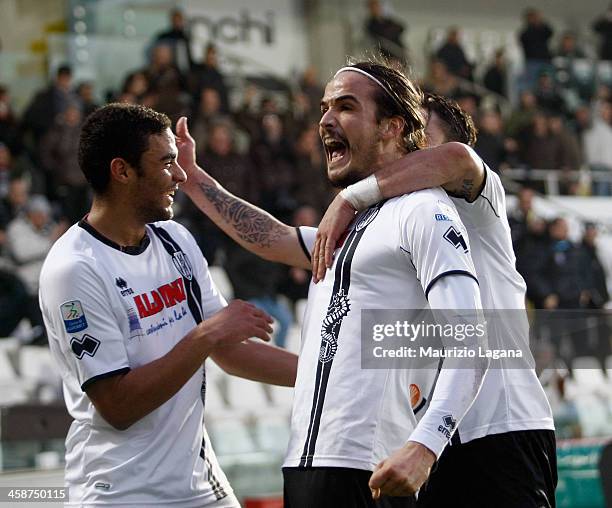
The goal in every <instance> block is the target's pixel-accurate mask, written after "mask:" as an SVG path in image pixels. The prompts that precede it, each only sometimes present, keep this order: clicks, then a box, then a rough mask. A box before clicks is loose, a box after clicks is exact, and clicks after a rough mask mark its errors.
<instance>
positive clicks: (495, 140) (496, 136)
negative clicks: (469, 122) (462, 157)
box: [474, 109, 506, 173]
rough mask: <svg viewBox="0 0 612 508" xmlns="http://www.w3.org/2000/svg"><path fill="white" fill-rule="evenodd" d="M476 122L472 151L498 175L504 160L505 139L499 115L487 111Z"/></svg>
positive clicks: (491, 110) (494, 111)
mask: <svg viewBox="0 0 612 508" xmlns="http://www.w3.org/2000/svg"><path fill="white" fill-rule="evenodd" d="M478 120H479V121H478V139H477V140H476V144H475V145H474V150H476V153H478V155H480V157H482V160H483V161H485V162H486V163H487V165H488V166H489V167H490V168H491V169H492V170H493V171H495V172H497V173H499V172H500V170H501V168H502V166H503V165H504V163H505V160H506V146H505V144H506V139H505V137H504V133H503V125H502V118H501V115H500V114H499V112H498V111H496V110H493V109H489V110H486V111H483V112H482V113H481V115H480V117H479V119H478Z"/></svg>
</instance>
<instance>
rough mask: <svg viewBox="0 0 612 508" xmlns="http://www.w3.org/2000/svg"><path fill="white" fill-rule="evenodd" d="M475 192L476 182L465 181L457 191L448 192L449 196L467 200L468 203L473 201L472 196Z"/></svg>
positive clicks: (471, 180)
mask: <svg viewBox="0 0 612 508" xmlns="http://www.w3.org/2000/svg"><path fill="white" fill-rule="evenodd" d="M473 192H474V180H473V179H469V180H463V183H462V184H461V187H460V188H458V189H455V190H454V191H452V192H451V191H448V194H450V195H451V196H453V197H455V198H462V199H467V200H468V201H469V200H471V199H472V194H473Z"/></svg>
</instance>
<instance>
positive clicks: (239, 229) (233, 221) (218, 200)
mask: <svg viewBox="0 0 612 508" xmlns="http://www.w3.org/2000/svg"><path fill="white" fill-rule="evenodd" d="M200 189H201V190H202V192H203V193H204V195H205V196H206V197H207V198H208V200H209V201H210V202H211V203H212V204H213V206H214V207H215V209H216V210H217V212H219V214H220V215H221V217H223V219H224V220H225V221H226V222H227V223H228V224H230V225H231V226H232V227H233V228H234V230H235V231H236V234H237V235H238V237H239V238H240V239H242V240H244V241H245V242H248V243H252V244H255V245H258V246H259V247H272V246H273V245H274V244H275V243H276V242H277V241H278V240H279V239H280V238H281V237H282V236H285V235H288V234H289V231H288V228H285V227H283V226H282V225H280V224H278V223H277V222H275V221H274V220H273V219H272V218H270V216H268V215H267V214H266V213H264V212H263V211H261V210H258V209H256V208H255V207H253V206H251V205H249V204H248V203H245V202H243V201H241V200H239V199H236V198H235V197H233V196H231V195H228V194H227V193H225V192H223V191H222V190H220V189H218V188H217V187H216V186H213V185H210V184H205V183H201V184H200Z"/></svg>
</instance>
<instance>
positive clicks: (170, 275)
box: [40, 221, 236, 508]
mask: <svg viewBox="0 0 612 508" xmlns="http://www.w3.org/2000/svg"><path fill="white" fill-rule="evenodd" d="M40 305H41V309H42V312H43V317H44V321H45V325H46V328H47V330H48V333H49V344H50V348H51V353H52V355H53V357H54V359H55V361H56V362H57V364H58V365H59V370H60V372H61V375H62V379H63V388H64V397H65V400H66V406H67V408H68V411H69V413H70V414H71V416H72V417H73V418H74V422H73V423H72V425H71V427H70V431H69V433H68V436H67V438H66V475H65V481H66V486H67V487H68V490H69V502H68V503H67V506H82V505H87V506H98V505H103V506H170V505H171V506H176V507H181V508H183V507H184V508H188V507H189V508H191V507H194V508H195V507H203V506H236V504H235V497H234V495H233V493H232V490H231V488H230V487H229V485H228V482H227V479H226V477H225V475H224V474H223V472H222V471H221V469H220V468H219V466H218V464H217V460H216V457H215V454H214V452H213V451H212V448H211V447H210V444H209V443H208V437H207V435H206V432H205V430H204V428H203V411H204V404H203V401H202V399H203V394H204V390H205V373H204V368H203V367H202V369H201V370H199V371H198V372H196V373H195V374H194V375H193V376H192V377H191V379H190V380H189V381H188V382H187V383H186V384H185V385H184V386H183V387H182V388H181V389H180V390H179V391H178V392H177V393H176V394H175V395H174V396H173V397H172V398H171V399H169V400H168V401H167V402H166V403H164V404H163V405H161V406H160V407H159V408H157V409H156V410H154V411H152V412H151V413H149V414H148V415H147V416H145V417H144V418H142V419H140V420H139V421H138V422H136V423H134V424H133V425H132V426H130V427H129V428H128V429H127V430H122V431H119V430H116V429H115V428H113V427H112V426H111V425H110V424H109V423H107V422H106V421H105V420H104V418H102V416H101V415H100V414H99V413H98V411H97V410H96V409H95V407H94V406H93V404H92V403H91V401H90V399H89V398H88V397H87V394H86V393H85V390H86V389H87V386H88V385H89V384H91V383H92V382H94V381H95V380H97V379H101V378H105V377H108V376H112V375H114V374H117V373H121V372H127V371H129V370H130V369H134V368H137V367H139V366H142V365H145V364H148V363H150V362H152V361H154V360H156V359H158V358H160V357H162V356H164V355H165V354H166V353H168V352H169V351H170V350H171V349H172V348H173V347H174V346H175V345H176V344H177V343H178V342H179V341H180V340H181V339H182V338H183V337H184V336H185V335H186V334H187V333H188V332H189V331H190V330H191V329H193V327H194V326H195V325H196V324H197V323H198V322H200V321H201V320H202V319H206V318H208V317H210V316H211V315H212V314H214V313H215V312H217V311H219V310H220V309H222V308H223V307H224V306H225V305H226V303H225V300H224V299H223V297H222V296H221V295H220V294H219V292H218V291H217V289H216V288H215V286H214V284H213V282H212V280H211V278H210V275H209V273H208V268H207V264H206V260H205V259H204V258H203V256H202V254H201V253H200V250H199V248H198V247H197V245H196V243H195V241H194V239H193V238H192V236H191V235H190V234H189V233H188V232H187V230H186V229H185V228H183V227H182V226H180V225H179V224H177V223H175V222H172V221H167V222H159V223H154V224H149V225H147V239H145V241H144V242H143V244H142V246H141V247H140V248H123V249H122V248H121V247H120V246H119V245H117V244H115V243H114V242H112V241H110V240H108V239H106V238H105V237H103V236H102V235H100V234H99V233H98V232H96V231H95V230H94V229H93V228H92V227H91V226H90V225H89V224H88V223H87V222H84V221H81V222H80V223H79V224H75V225H74V226H72V227H71V228H70V229H69V230H68V231H67V232H66V233H65V234H64V235H63V236H62V237H61V238H60V239H59V240H58V241H57V242H56V243H55V245H54V246H53V248H52V249H51V251H50V252H49V255H48V257H47V259H46V261H45V264H44V267H43V269H42V273H41V278H40ZM232 500H233V501H232Z"/></svg>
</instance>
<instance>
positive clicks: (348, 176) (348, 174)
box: [327, 137, 378, 189]
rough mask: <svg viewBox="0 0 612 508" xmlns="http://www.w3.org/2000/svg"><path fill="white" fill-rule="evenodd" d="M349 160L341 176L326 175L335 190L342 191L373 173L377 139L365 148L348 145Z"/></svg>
mask: <svg viewBox="0 0 612 508" xmlns="http://www.w3.org/2000/svg"><path fill="white" fill-rule="evenodd" d="M348 149H349V150H351V160H350V162H349V163H348V166H347V167H346V168H344V170H343V171H342V173H341V174H334V175H333V176H331V175H330V173H329V172H328V173H327V179H328V180H329V182H330V183H331V184H332V185H333V186H334V187H337V188H340V189H344V188H346V187H348V186H349V185H352V184H354V183H357V182H359V181H360V180H363V179H364V178H367V177H368V176H370V175H371V174H372V173H374V171H375V169H376V167H377V162H378V137H377V138H376V139H374V140H372V141H371V143H369V144H368V145H367V146H364V147H363V148H360V146H359V144H355V145H352V144H351V145H350V146H349V148H348Z"/></svg>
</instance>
